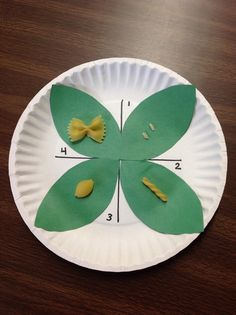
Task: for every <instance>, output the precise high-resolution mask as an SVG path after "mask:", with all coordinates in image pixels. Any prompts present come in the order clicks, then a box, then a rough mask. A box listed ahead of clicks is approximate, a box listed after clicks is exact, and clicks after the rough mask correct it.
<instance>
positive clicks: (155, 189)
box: [142, 177, 168, 202]
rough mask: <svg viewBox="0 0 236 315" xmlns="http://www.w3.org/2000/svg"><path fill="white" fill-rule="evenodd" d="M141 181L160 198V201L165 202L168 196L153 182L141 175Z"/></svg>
mask: <svg viewBox="0 0 236 315" xmlns="http://www.w3.org/2000/svg"><path fill="white" fill-rule="evenodd" d="M142 182H143V184H144V185H145V186H147V187H148V188H149V189H150V190H151V191H152V192H154V194H155V195H156V196H157V197H158V198H160V199H161V200H162V201H164V202H167V201H168V197H167V196H166V195H165V194H164V193H163V192H162V191H161V190H160V189H159V188H158V187H157V186H156V185H155V184H153V183H152V182H151V181H150V180H149V179H147V177H143V179H142Z"/></svg>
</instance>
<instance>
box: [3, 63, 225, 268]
mask: <svg viewBox="0 0 236 315" xmlns="http://www.w3.org/2000/svg"><path fill="white" fill-rule="evenodd" d="M55 83H61V84H64V85H67V86H72V87H75V88H78V89H81V90H83V91H85V92H87V93H89V94H91V95H92V96H94V97H95V98H96V99H98V100H99V101H100V102H101V103H102V104H103V105H104V106H105V107H107V108H108V109H109V110H110V111H111V113H112V114H113V115H114V117H115V118H116V119H117V121H119V109H120V106H121V103H122V106H123V111H124V113H123V114H124V120H125V119H126V118H127V117H128V115H129V114H130V113H131V111H132V110H133V109H134V108H135V107H136V106H137V105H138V104H139V103H140V101H142V100H143V99H145V98H146V97H148V96H149V95H151V94H153V93H155V92H157V91H160V90H162V89H165V88H167V87H169V86H172V85H176V84H179V83H182V84H189V82H188V81H187V80H185V79H184V78H182V77H181V76H179V75H178V74H176V73H175V72H173V71H171V70H169V69H167V68H164V67H162V66H160V65H157V64H154V63H151V62H147V61H143V60H138V59H129V58H110V59H103V60H98V61H93V62H89V63H86V64H83V65H80V66H77V67H75V68H72V69H70V70H68V71H66V72H65V73H63V74H61V75H60V76H58V77H57V78H56V79H54V80H52V81H51V82H50V83H49V84H47V85H46V86H45V87H44V88H43V89H42V90H41V91H40V92H39V93H38V94H37V95H36V96H35V97H34V98H33V99H32V101H31V102H30V103H29V104H28V106H27V108H26V109H25V111H24V112H23V114H22V116H21V118H20V120H19V122H18V124H17V127H16V129H15V132H14V135H13V138H12V144H11V149H10V157H9V176H10V181H11V188H12V192H13V196H14V200H15V203H16V205H17V208H18V210H19V212H20V214H21V216H22V218H23V219H24V221H25V223H26V224H27V225H28V227H29V229H30V230H31V231H32V233H33V234H34V235H35V236H36V237H37V238H38V239H39V240H40V241H41V242H42V243H43V244H44V245H45V246H46V247H47V248H49V249H50V250H51V251H53V252H54V253H56V254H57V255H59V256H61V257H63V258H65V259H67V260H68V261H71V262H73V263H75V264H78V265H80V266H84V267H88V268H92V269H97V270H104V271H131V270H137V269H142V268H146V267H148V266H152V265H155V264H158V263H160V262H162V261H164V260H166V259H168V258H170V257H171V256H173V255H175V254H176V253H178V252H179V251H181V250H182V249H183V248H185V247H186V246H187V245H189V244H190V243H191V242H192V241H193V240H194V239H195V238H196V237H197V236H198V234H181V235H169V234H161V233H158V232H155V231H154V230H151V229H150V228H148V227H147V226H146V225H144V224H143V223H142V222H140V221H139V219H137V217H135V215H134V214H133V212H132V211H131V210H130V208H129V206H128V204H127V202H126V200H125V198H124V195H123V193H122V189H120V203H119V209H117V193H115V194H114V197H113V199H112V201H111V203H110V205H109V206H108V208H107V209H106V210H105V211H104V212H103V213H102V215H101V216H100V217H99V218H98V219H97V220H96V221H95V222H93V223H91V224H89V225H87V226H84V227H82V228H79V229H76V230H71V231H66V232H48V231H45V230H42V229H39V228H36V227H35V226H34V220H35V216H36V213H37V209H38V207H39V204H40V202H41V201H42V199H43V197H44V196H45V194H46V193H47V191H48V190H49V188H50V187H51V186H52V185H53V184H54V183H55V181H56V180H57V179H59V178H60V176H62V175H63V174H64V173H65V172H66V171H67V170H68V169H70V168H71V167H72V166H74V165H76V164H77V163H80V162H81V160H79V159H77V158H76V157H78V156H80V155H79V154H78V153H76V152H75V151H73V150H72V149H70V148H69V147H67V145H66V144H65V143H64V142H63V140H61V138H60V137H59V135H58V134H57V132H56V129H55V127H54V124H53V121H52V116H51V112H50V104H49V96H50V89H51V86H52V84H55ZM158 158H159V159H160V160H159V161H156V163H160V164H162V165H165V166H166V167H167V168H169V169H170V170H172V171H174V172H175V173H176V174H177V175H179V176H180V177H181V178H183V179H184V180H185V181H186V182H187V183H188V184H189V185H190V186H191V187H192V189H193V190H194V191H195V192H196V193H197V195H198V197H199V199H200V201H201V203H202V206H203V215H204V225H205V226H206V225H207V224H208V223H209V221H210V220H211V218H212V216H213V215H214V213H215V211H216V209H217V207H218V205H219V202H220V199H221V197H222V193H223V189H224V186H225V179H226V170H227V153H226V146H225V140H224V136H223V133H222V130H221V126H220V124H219V122H218V120H217V118H216V116H215V114H214V111H213V110H212V108H211V106H210V105H209V103H208V102H207V101H206V99H205V98H204V97H203V96H202V94H201V93H200V92H199V91H197V103H196V109H195V113H194V117H193V120H192V122H191V125H190V127H189V129H188V131H187V132H186V134H185V135H184V136H183V137H182V138H181V139H180V141H178V142H177V144H176V145H175V146H174V147H172V148H171V149H170V150H169V151H167V152H165V153H164V154H162V155H161V156H159V157H158ZM116 190H117V187H116Z"/></svg>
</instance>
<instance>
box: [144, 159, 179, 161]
mask: <svg viewBox="0 0 236 315" xmlns="http://www.w3.org/2000/svg"><path fill="white" fill-rule="evenodd" d="M149 161H166V162H182V159H149Z"/></svg>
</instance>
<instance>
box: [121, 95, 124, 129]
mask: <svg viewBox="0 0 236 315" xmlns="http://www.w3.org/2000/svg"><path fill="white" fill-rule="evenodd" d="M123 102H124V100H122V101H121V104H120V132H122V129H123Z"/></svg>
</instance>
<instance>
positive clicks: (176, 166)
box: [175, 162, 182, 170]
mask: <svg viewBox="0 0 236 315" xmlns="http://www.w3.org/2000/svg"><path fill="white" fill-rule="evenodd" d="M175 169H176V170H181V169H182V168H181V167H180V163H178V162H177V163H175Z"/></svg>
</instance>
